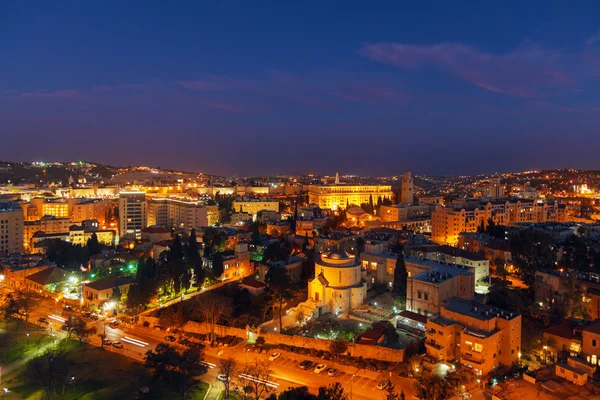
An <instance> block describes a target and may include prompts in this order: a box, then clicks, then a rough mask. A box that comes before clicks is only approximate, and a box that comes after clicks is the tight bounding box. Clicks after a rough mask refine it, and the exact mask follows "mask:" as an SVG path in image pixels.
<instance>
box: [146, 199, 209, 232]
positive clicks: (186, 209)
mask: <svg viewBox="0 0 600 400" xmlns="http://www.w3.org/2000/svg"><path fill="white" fill-rule="evenodd" d="M148 225H149V226H153V225H158V226H162V227H163V228H167V229H177V230H184V231H189V230H191V229H192V228H195V229H198V228H199V227H202V226H208V210H207V209H206V207H204V205H203V204H202V203H200V202H199V201H184V200H179V199H174V198H160V199H150V200H148Z"/></svg>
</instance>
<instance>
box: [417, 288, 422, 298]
mask: <svg viewBox="0 0 600 400" xmlns="http://www.w3.org/2000/svg"><path fill="white" fill-rule="evenodd" d="M421 297H422V293H421V291H420V290H419V291H418V292H417V298H419V299H420V298H421Z"/></svg>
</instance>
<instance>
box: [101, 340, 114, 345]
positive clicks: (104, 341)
mask: <svg viewBox="0 0 600 400" xmlns="http://www.w3.org/2000/svg"><path fill="white" fill-rule="evenodd" d="M102 344H103V345H105V346H110V345H111V344H112V342H111V341H110V339H102Z"/></svg>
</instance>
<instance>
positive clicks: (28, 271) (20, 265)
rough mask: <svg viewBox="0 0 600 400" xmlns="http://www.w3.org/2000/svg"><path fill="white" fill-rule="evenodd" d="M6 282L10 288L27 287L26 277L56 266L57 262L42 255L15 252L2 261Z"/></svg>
mask: <svg viewBox="0 0 600 400" xmlns="http://www.w3.org/2000/svg"><path fill="white" fill-rule="evenodd" d="M0 267H1V268H2V274H3V275H4V283H5V284H6V286H8V287H9V288H13V289H20V288H24V287H25V278H27V277H28V276H29V275H32V274H35V273H37V272H40V271H43V270H45V269H48V268H51V267H56V263H53V262H50V261H48V259H47V258H46V257H44V256H42V255H29V254H28V255H25V254H20V253H13V254H11V255H10V256H7V257H5V258H2V260H1V261H0Z"/></svg>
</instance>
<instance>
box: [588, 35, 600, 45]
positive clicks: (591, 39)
mask: <svg viewBox="0 0 600 400" xmlns="http://www.w3.org/2000/svg"><path fill="white" fill-rule="evenodd" d="M596 42H600V32H598V33H596V34H595V35H592V36H590V37H589V38H587V40H586V41H585V43H586V44H588V45H592V44H594V43H596Z"/></svg>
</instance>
